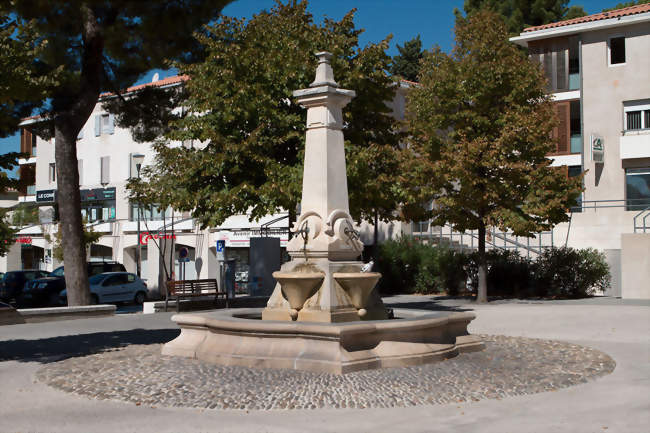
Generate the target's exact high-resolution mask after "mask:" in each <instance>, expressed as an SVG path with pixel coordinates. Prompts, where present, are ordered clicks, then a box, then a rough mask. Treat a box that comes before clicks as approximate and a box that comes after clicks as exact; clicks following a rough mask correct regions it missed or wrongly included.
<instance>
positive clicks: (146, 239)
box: [140, 232, 176, 245]
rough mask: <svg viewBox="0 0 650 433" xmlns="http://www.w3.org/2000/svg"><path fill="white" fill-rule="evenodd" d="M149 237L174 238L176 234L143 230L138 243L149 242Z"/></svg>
mask: <svg viewBox="0 0 650 433" xmlns="http://www.w3.org/2000/svg"><path fill="white" fill-rule="evenodd" d="M149 239H156V240H158V239H176V235H174V234H171V233H170V234H166V235H165V234H162V235H159V234H157V233H149V232H144V233H140V245H147V243H148V242H149Z"/></svg>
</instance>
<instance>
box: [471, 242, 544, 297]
mask: <svg viewBox="0 0 650 433" xmlns="http://www.w3.org/2000/svg"><path fill="white" fill-rule="evenodd" d="M485 254H486V260H487V267H488V271H487V290H488V295H490V296H504V297H528V296H530V294H531V292H532V280H533V278H532V275H533V273H534V269H535V264H534V262H531V261H530V260H529V259H527V258H526V257H522V256H521V255H520V254H519V253H518V252H517V251H515V250H502V249H493V250H488V251H486V253H485ZM478 262H479V260H478V252H474V253H472V254H471V255H470V257H469V261H468V274H469V277H470V279H471V281H472V286H473V287H474V288H477V287H478Z"/></svg>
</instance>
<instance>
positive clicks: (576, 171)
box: [567, 165, 582, 212]
mask: <svg viewBox="0 0 650 433" xmlns="http://www.w3.org/2000/svg"><path fill="white" fill-rule="evenodd" d="M581 174H582V166H580V165H570V166H569V167H568V168H567V175H568V176H569V177H570V178H571V177H576V176H580V175H581ZM571 212H582V194H580V195H579V196H578V198H577V199H576V205H575V206H572V207H571Z"/></svg>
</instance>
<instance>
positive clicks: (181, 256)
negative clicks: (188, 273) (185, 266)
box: [178, 247, 190, 262]
mask: <svg viewBox="0 0 650 433" xmlns="http://www.w3.org/2000/svg"><path fill="white" fill-rule="evenodd" d="M189 255H190V252H189V251H188V249H187V248H185V247H183V248H181V249H179V250H178V260H179V261H181V262H189V261H190V260H189ZM185 259H187V260H185Z"/></svg>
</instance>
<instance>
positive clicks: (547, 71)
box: [543, 47, 554, 91]
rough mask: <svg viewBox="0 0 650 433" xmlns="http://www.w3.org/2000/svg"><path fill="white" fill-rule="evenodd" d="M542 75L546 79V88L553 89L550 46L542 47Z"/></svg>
mask: <svg viewBox="0 0 650 433" xmlns="http://www.w3.org/2000/svg"><path fill="white" fill-rule="evenodd" d="M543 62H544V76H545V77H546V79H547V80H548V83H547V85H546V89H547V90H549V91H550V90H553V85H554V84H553V51H552V50H551V48H550V47H544V60H543Z"/></svg>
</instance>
